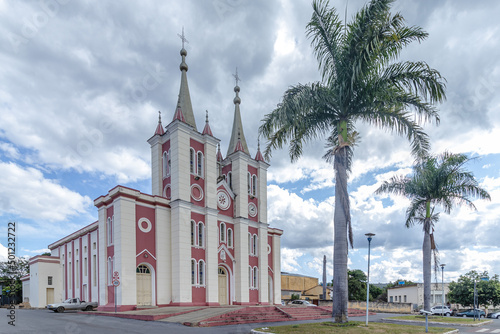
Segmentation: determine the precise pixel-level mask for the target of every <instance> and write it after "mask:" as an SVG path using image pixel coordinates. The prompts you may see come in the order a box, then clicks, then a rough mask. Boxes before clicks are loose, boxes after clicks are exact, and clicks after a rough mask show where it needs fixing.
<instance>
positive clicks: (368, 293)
mask: <svg viewBox="0 0 500 334" xmlns="http://www.w3.org/2000/svg"><path fill="white" fill-rule="evenodd" d="M365 235H366V238H367V239H368V275H367V279H366V326H368V304H369V303H370V244H371V242H372V238H373V237H374V236H375V234H374V233H366V234H365Z"/></svg>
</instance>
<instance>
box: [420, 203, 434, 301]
mask: <svg viewBox="0 0 500 334" xmlns="http://www.w3.org/2000/svg"><path fill="white" fill-rule="evenodd" d="M430 204H431V203H430V202H427V205H426V217H425V220H424V243H423V245H422V257H423V272H424V310H427V311H430V309H431V279H432V271H431V270H432V266H431V263H432V250H431V218H430Z"/></svg>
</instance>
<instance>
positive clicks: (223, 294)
mask: <svg viewBox="0 0 500 334" xmlns="http://www.w3.org/2000/svg"><path fill="white" fill-rule="evenodd" d="M219 304H220V305H227V304H228V302H227V272H226V269H224V268H222V267H219Z"/></svg>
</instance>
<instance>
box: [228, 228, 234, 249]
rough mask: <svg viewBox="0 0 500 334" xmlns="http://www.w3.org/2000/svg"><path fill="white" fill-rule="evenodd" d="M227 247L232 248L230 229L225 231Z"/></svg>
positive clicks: (231, 232) (231, 231)
mask: <svg viewBox="0 0 500 334" xmlns="http://www.w3.org/2000/svg"><path fill="white" fill-rule="evenodd" d="M227 247H230V248H232V247H233V230H232V229H230V228H228V229H227Z"/></svg>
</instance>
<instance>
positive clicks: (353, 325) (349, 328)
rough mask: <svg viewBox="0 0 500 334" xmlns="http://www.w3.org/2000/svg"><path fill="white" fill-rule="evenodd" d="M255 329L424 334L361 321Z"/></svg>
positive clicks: (308, 333) (316, 333)
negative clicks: (366, 325) (366, 324)
mask: <svg viewBox="0 0 500 334" xmlns="http://www.w3.org/2000/svg"><path fill="white" fill-rule="evenodd" d="M264 328H265V329H262V328H257V330H258V331H260V332H268V333H277V334H282V333H302V334H321V333H343V334H369V333H384V334H416V333H425V326H412V325H396V324H384V323H376V322H371V323H369V324H368V327H365V323H364V322H361V321H349V322H348V323H345V324H337V323H332V322H317V323H310V324H300V325H287V326H275V327H264ZM451 330H452V329H451V328H438V327H429V333H446V332H449V331H451Z"/></svg>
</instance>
